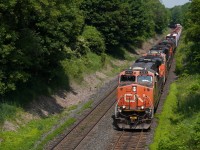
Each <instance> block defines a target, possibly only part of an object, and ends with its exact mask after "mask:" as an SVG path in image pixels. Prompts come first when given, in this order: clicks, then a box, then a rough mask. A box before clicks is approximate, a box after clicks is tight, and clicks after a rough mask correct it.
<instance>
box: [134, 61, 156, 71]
mask: <svg viewBox="0 0 200 150" xmlns="http://www.w3.org/2000/svg"><path fill="white" fill-rule="evenodd" d="M132 69H133V70H147V71H150V72H152V73H156V70H157V66H156V65H155V63H153V62H149V63H145V62H138V63H134V64H133V65H132Z"/></svg>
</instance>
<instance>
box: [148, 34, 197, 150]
mask: <svg viewBox="0 0 200 150" xmlns="http://www.w3.org/2000/svg"><path fill="white" fill-rule="evenodd" d="M182 38H183V37H182ZM191 45H192V43H188V44H187V45H186V44H185V43H183V42H182V41H181V42H180V45H179V47H178V49H177V52H176V56H175V58H176V73H177V74H178V75H179V79H178V80H177V81H176V82H174V83H173V84H172V85H171V88H170V92H169V95H168V97H167V99H166V101H165V104H164V108H163V111H162V113H161V114H160V115H158V120H159V124H158V127H157V128H156V132H155V136H154V141H153V143H152V144H151V145H150V149H151V150H199V149H200V107H199V106H200V101H199V97H200V75H199V74H197V73H195V70H198V67H197V68H194V67H191V65H190V64H189V62H188V61H186V58H187V57H188V54H189V52H191V50H190V49H191ZM192 63H193V61H192ZM193 71H194V72H193Z"/></svg>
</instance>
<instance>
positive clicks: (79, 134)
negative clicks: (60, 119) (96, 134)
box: [51, 86, 117, 150]
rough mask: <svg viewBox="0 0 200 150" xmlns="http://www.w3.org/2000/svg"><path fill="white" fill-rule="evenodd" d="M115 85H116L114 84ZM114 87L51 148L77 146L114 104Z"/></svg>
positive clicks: (72, 147) (66, 148)
mask: <svg viewBox="0 0 200 150" xmlns="http://www.w3.org/2000/svg"><path fill="white" fill-rule="evenodd" d="M116 87H117V86H116ZM116 87H115V88H114V89H113V90H112V91H111V92H110V93H109V94H108V95H106V97H105V98H104V99H103V100H102V101H100V102H99V103H98V104H97V105H96V106H95V107H94V108H93V109H92V110H91V111H90V112H89V113H88V114H87V115H86V116H85V117H83V118H82V119H81V121H80V122H79V123H78V124H77V125H75V126H74V127H73V128H72V129H71V130H70V131H69V132H68V133H67V134H66V135H65V136H64V137H63V138H62V139H61V140H60V141H59V142H57V143H55V145H54V146H53V147H52V148H51V149H55V150H57V149H58V150H61V149H65V150H68V149H69V150H71V149H75V148H76V147H78V146H79V144H80V143H81V141H82V140H83V139H84V138H85V137H86V136H87V135H88V133H89V132H90V131H91V130H92V129H93V128H94V127H95V125H97V124H98V122H99V121H100V120H101V118H102V117H103V116H104V115H105V114H106V113H107V111H108V110H109V109H110V108H111V107H112V106H113V105H114V104H115V102H116V100H115V97H116Z"/></svg>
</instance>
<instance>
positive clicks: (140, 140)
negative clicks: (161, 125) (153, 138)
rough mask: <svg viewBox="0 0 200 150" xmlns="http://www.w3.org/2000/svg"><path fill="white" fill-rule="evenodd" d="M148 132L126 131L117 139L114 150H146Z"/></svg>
mask: <svg viewBox="0 0 200 150" xmlns="http://www.w3.org/2000/svg"><path fill="white" fill-rule="evenodd" d="M147 135H148V132H145V131H143V130H138V131H130V130H124V131H122V132H121V134H120V135H119V137H118V138H117V141H116V143H115V144H114V146H113V150H124V149H128V150H144V149H145V146H146V138H147Z"/></svg>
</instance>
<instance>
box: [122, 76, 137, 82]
mask: <svg viewBox="0 0 200 150" xmlns="http://www.w3.org/2000/svg"><path fill="white" fill-rule="evenodd" d="M120 82H135V76H130V75H129V76H127V75H121V77H120Z"/></svg>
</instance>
